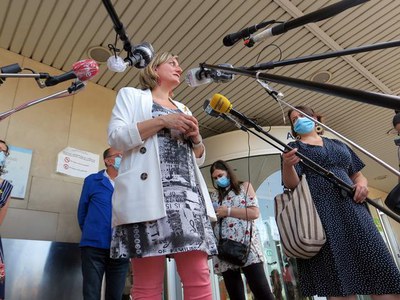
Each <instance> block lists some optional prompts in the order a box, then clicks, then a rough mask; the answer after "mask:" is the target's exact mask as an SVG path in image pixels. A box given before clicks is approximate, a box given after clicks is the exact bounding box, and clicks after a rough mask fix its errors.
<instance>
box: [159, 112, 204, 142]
mask: <svg viewBox="0 0 400 300" xmlns="http://www.w3.org/2000/svg"><path fill="white" fill-rule="evenodd" d="M159 118H161V119H162V121H163V123H164V124H163V125H164V127H165V128H168V129H176V130H178V131H180V132H182V133H183V134H184V135H185V136H187V137H191V136H198V135H199V123H198V122H197V119H196V118H195V117H193V116H189V115H186V114H184V113H178V114H168V115H163V116H160V117H159Z"/></svg>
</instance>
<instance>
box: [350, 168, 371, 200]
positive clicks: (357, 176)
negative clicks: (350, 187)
mask: <svg viewBox="0 0 400 300" xmlns="http://www.w3.org/2000/svg"><path fill="white" fill-rule="evenodd" d="M350 179H351V180H352V181H353V182H354V188H355V191H354V196H353V200H354V201H355V202H357V203H361V202H364V201H365V198H367V196H368V180H367V178H365V176H364V175H363V174H362V173H361V172H356V173H354V174H353V175H351V176H350Z"/></svg>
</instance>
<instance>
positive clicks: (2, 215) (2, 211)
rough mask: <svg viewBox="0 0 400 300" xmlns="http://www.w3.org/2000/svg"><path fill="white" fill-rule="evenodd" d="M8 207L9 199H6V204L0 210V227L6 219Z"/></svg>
mask: <svg viewBox="0 0 400 300" xmlns="http://www.w3.org/2000/svg"><path fill="white" fill-rule="evenodd" d="M9 205H10V197H8V199H7V202H6V204H4V206H3V207H2V208H1V209H0V225H1V224H3V220H4V218H5V217H6V214H7V210H8V206H9Z"/></svg>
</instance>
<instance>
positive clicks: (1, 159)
mask: <svg viewBox="0 0 400 300" xmlns="http://www.w3.org/2000/svg"><path fill="white" fill-rule="evenodd" d="M6 158H7V156H6V155H5V154H4V152H3V151H0V168H2V167H4V166H5V164H6Z"/></svg>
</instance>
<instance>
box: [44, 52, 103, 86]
mask: <svg viewBox="0 0 400 300" xmlns="http://www.w3.org/2000/svg"><path fill="white" fill-rule="evenodd" d="M98 72H99V65H98V64H97V62H96V61H95V60H93V59H85V60H81V61H78V62H76V63H74V64H73V65H72V70H71V71H69V72H67V73H64V74H61V75H57V76H51V77H49V78H47V79H46V81H45V82H44V85H45V86H53V85H56V84H59V83H61V82H64V81H67V80H71V79H75V78H78V80H79V81H86V80H89V79H91V78H92V77H94V76H95V75H96V74H97V73H98Z"/></svg>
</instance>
